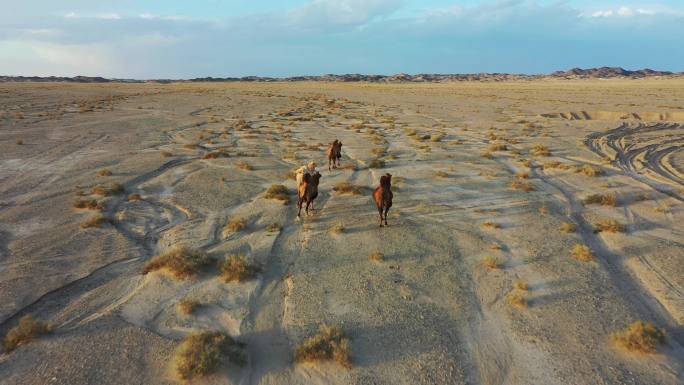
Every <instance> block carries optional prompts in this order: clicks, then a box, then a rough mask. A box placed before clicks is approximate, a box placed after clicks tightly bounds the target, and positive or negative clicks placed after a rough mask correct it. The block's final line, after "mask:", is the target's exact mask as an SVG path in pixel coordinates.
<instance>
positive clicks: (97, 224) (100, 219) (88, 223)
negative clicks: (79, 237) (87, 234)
mask: <svg viewBox="0 0 684 385" xmlns="http://www.w3.org/2000/svg"><path fill="white" fill-rule="evenodd" d="M112 222H113V219H112V218H109V217H105V216H104V215H101V214H98V215H95V216H92V217H90V218H88V219H86V220H85V221H83V222H81V228H82V229H90V228H97V229H99V228H102V226H104V225H106V224H111V223H112Z"/></svg>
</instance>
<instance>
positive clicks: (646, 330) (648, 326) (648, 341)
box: [611, 321, 665, 353]
mask: <svg viewBox="0 0 684 385" xmlns="http://www.w3.org/2000/svg"><path fill="white" fill-rule="evenodd" d="M611 337H612V338H613V341H615V342H616V343H617V344H618V345H619V346H621V347H622V348H624V349H627V350H629V351H632V352H639V353H655V352H656V351H657V349H658V346H659V345H662V344H664V343H665V333H664V332H663V331H662V330H661V329H659V328H657V327H656V326H655V325H653V324H652V323H650V322H644V321H636V322H634V323H632V324H631V325H629V327H627V329H625V330H623V331H620V332H616V333H613V334H612V336H611Z"/></svg>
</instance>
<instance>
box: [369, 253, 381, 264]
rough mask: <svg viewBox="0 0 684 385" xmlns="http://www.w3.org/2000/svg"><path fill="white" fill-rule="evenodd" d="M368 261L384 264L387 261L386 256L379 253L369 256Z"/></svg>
mask: <svg viewBox="0 0 684 385" xmlns="http://www.w3.org/2000/svg"><path fill="white" fill-rule="evenodd" d="M368 260H370V261H373V262H382V261H384V260H385V255H384V254H383V253H381V252H379V251H375V252H373V253H372V254H371V255H369V256H368Z"/></svg>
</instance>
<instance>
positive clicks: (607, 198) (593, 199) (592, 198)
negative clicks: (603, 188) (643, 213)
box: [582, 193, 618, 207]
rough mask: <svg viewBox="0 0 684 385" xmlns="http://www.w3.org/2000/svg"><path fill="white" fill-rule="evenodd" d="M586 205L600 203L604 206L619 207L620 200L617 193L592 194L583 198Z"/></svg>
mask: <svg viewBox="0 0 684 385" xmlns="http://www.w3.org/2000/svg"><path fill="white" fill-rule="evenodd" d="M582 203H584V204H585V205H591V204H600V205H603V206H610V207H617V205H618V200H617V195H616V194H615V193H610V194H591V195H589V196H588V197H586V198H584V200H582Z"/></svg>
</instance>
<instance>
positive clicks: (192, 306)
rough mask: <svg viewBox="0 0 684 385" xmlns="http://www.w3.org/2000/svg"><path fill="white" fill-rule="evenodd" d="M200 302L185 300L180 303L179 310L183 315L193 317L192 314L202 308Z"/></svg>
mask: <svg viewBox="0 0 684 385" xmlns="http://www.w3.org/2000/svg"><path fill="white" fill-rule="evenodd" d="M200 305H201V304H200V303H199V301H196V300H194V299H187V298H186V299H184V300H182V301H180V302H179V303H178V310H179V311H180V312H181V314H183V315H186V316H188V315H191V314H192V313H194V312H195V310H197V309H198V308H199V307H200Z"/></svg>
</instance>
